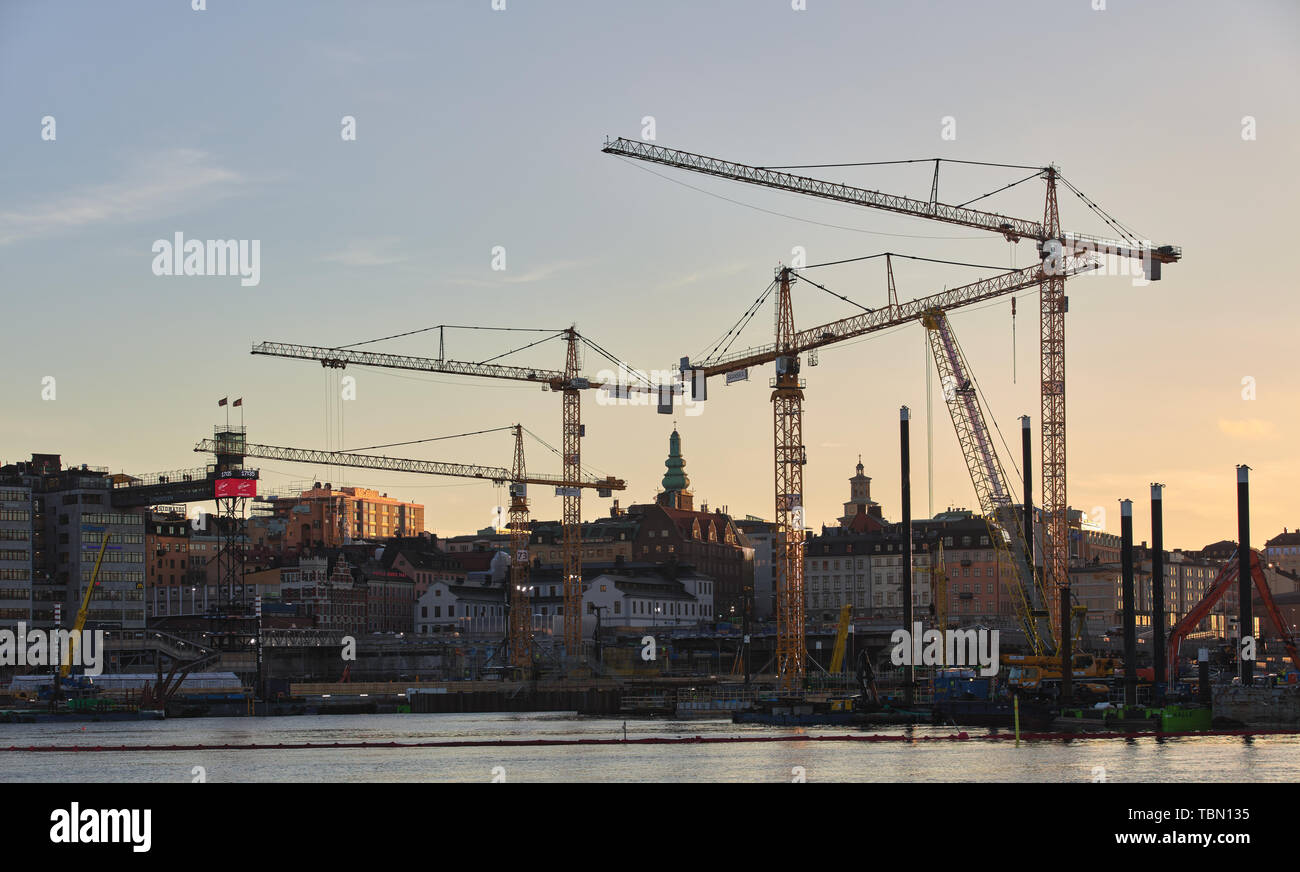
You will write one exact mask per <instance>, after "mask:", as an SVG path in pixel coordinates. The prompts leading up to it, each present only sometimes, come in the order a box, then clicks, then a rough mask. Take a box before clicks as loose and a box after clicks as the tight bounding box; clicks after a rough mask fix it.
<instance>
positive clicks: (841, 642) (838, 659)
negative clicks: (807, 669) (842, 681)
mask: <svg viewBox="0 0 1300 872" xmlns="http://www.w3.org/2000/svg"><path fill="white" fill-rule="evenodd" d="M852 619H853V606H852V605H851V604H849V603H845V604H844V607H843V608H842V609H840V626H839V631H838V632H837V633H836V634H835V652H834V653H833V654H831V668H830V673H831V674H832V675H836V674H838V673H839V671H840V670H841V669H842V668H844V649H845V648H847V647H848V645H847V644H846V643H847V642H848V639H849V622H850V621H851V620H852Z"/></svg>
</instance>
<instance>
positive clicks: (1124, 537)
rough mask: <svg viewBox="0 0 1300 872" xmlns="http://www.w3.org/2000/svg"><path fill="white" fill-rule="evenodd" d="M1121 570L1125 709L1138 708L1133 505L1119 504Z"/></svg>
mask: <svg viewBox="0 0 1300 872" xmlns="http://www.w3.org/2000/svg"><path fill="white" fill-rule="evenodd" d="M1119 530H1120V545H1119V547H1120V568H1121V572H1122V573H1123V582H1122V583H1123V588H1124V705H1126V706H1135V705H1137V609H1136V607H1135V604H1134V596H1133V593H1134V590H1133V501H1132V500H1120V501H1119Z"/></svg>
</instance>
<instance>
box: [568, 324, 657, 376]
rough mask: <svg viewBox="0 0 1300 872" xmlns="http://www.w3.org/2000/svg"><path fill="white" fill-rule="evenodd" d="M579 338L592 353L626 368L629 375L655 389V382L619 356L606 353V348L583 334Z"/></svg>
mask: <svg viewBox="0 0 1300 872" xmlns="http://www.w3.org/2000/svg"><path fill="white" fill-rule="evenodd" d="M578 338H579V339H581V340H582V343H583V344H584V345H586V346H587V347H588V348H590V349H591V350H592V351H594V352H596V353H597V354H599V355H600V356H601V357H603V358H605V359H606V360H608V361H609V362H610V363H612V364H614V365H615V366H619V367H624V368H625V369H626V370H627V371H628V373H629V374H631V375H634V376H636V377H637V378H639V379H640V380H641V381H643V382H645V383H646V385H647V386H648V387H654V382H653V381H651V379H650V377H649V376H647V375H646V374H645V373H643V372H641V371H640V370H639V369H637V368H636V367H634V366H630V365H628V363H627V361H625V360H623V359H621V358H620V357H618V356H617V355H614V354H612V353H610V352H608V351H606V350H605V349H604V348H602V347H601V346H599V345H597V344H596V343H595V342H594V341H593V340H591V339H588V338H587V337H586V336H583V335H582V334H581V333H579V334H578Z"/></svg>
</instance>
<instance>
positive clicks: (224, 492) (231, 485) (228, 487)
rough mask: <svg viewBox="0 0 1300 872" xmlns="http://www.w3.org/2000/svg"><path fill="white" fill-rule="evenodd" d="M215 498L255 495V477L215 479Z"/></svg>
mask: <svg viewBox="0 0 1300 872" xmlns="http://www.w3.org/2000/svg"><path fill="white" fill-rule="evenodd" d="M216 496H217V499H221V498H222V497H255V496H257V479H255V478H219V479H217V492H216Z"/></svg>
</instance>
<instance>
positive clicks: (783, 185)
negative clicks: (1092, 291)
mask: <svg viewBox="0 0 1300 872" xmlns="http://www.w3.org/2000/svg"><path fill="white" fill-rule="evenodd" d="M601 150H602V151H603V152H605V153H606V154H612V155H615V156H617V157H624V158H631V159H634V160H640V161H646V162H649V163H655V164H660V165H662V166H668V167H673V168H676V169H682V170H688V171H691V172H696V173H701V174H704V175H709V176H714V177H717V178H723V179H730V180H732V181H738V182H744V183H747V184H752V185H759V186H762V187H767V188H773V189H776V190H782V191H789V192H792V193H798V194H804V195H806V196H811V197H818V198H821V199H826V200H833V201H836V202H841V203H849V204H853V205H857V206H864V207H867V208H871V209H882V210H885V211H888V212H894V213H896V214H901V215H909V216H912V217H915V218H925V219H928V220H931V221H941V222H944V223H947V224H955V225H958V226H962V227H969V228H973V229H976V230H983V231H988V232H991V233H996V234H999V235H1001V236H1003V237H1004V238H1005V239H1007V240H1008V241H1009V242H1018V241H1020V240H1021V239H1026V240H1032V241H1034V242H1036V243H1037V245H1038V250H1039V255H1040V257H1041V258H1042V259H1043V266H1044V270H1043V272H1042V274H1041V276H1040V280H1039V283H1038V285H1039V318H1040V325H1039V328H1040V329H1039V333H1040V336H1039V369H1040V374H1041V390H1040V396H1041V408H1042V479H1043V484H1042V490H1043V496H1042V512H1043V517H1044V519H1045V522H1046V523H1045V530H1044V567H1045V583H1046V590H1047V593H1048V596H1049V598H1053V599H1055V598H1058V597H1059V598H1060V599H1061V601H1068V596H1063V595H1064V594H1066V593H1067V592H1068V588H1069V571H1068V570H1069V540H1068V532H1069V531H1068V526H1067V520H1066V510H1067V506H1068V503H1067V502H1066V477H1065V472H1066V462H1065V447H1066V440H1065V313H1066V308H1067V305H1068V303H1067V301H1066V297H1065V279H1066V275H1067V271H1066V270H1064V269H1061V268H1060V266H1061V263H1060V261H1061V259H1062V258H1067V259H1068V258H1071V257H1074V256H1077V255H1081V254H1086V253H1088V252H1094V253H1098V254H1107V255H1113V256H1116V257H1120V258H1131V259H1137V260H1140V261H1141V262H1142V264H1143V268H1144V271H1145V273H1146V276H1147V278H1148V279H1149V280H1152V281H1156V280H1159V279H1160V273H1161V267H1162V265H1163V264H1166V263H1176V262H1177V261H1179V260H1180V259H1181V258H1182V249H1181V248H1180V247H1178V246H1176V245H1159V246H1157V245H1152V244H1151V243H1149V242H1146V241H1143V240H1140V239H1138V238H1137V236H1136V234H1133V233H1132V232H1131V231H1129V230H1128V229H1127V228H1125V227H1124V225H1122V224H1120V223H1119V222H1118V221H1117V220H1115V219H1114V218H1112V217H1111V216H1109V215H1107V214H1106V213H1105V212H1103V211H1102V210H1101V209H1100V207H1098V206H1097V205H1096V204H1095V203H1093V202H1092V201H1091V200H1089V199H1088V198H1087V197H1086V196H1084V194H1083V193H1082V192H1081V191H1079V190H1078V189H1077V188H1075V187H1074V186H1073V185H1072V184H1071V183H1070V182H1068V181H1066V180H1065V179H1064V178H1063V177H1062V176H1061V175H1060V171H1059V170H1058V169H1057V168H1056V167H1055V166H1047V167H1015V168H1019V169H1031V170H1034V173H1033V175H1031V176H1029V177H1028V178H1026V179H1022V180H1021V181H1028V180H1029V179H1031V178H1042V179H1043V180H1044V182H1045V183H1046V197H1045V202H1044V207H1043V219H1042V221H1035V220H1033V219H1024V218H1013V217H1010V216H1007V215H1002V214H999V213H996V212H986V211H982V210H979V209H971V208H967V205H966V204H963V205H960V206H951V205H948V204H945V203H940V202H939V198H938V193H939V165H940V163H941V162H942V160H943V159H939V158H935V159H933V161H934V179H933V182H932V183H931V187H930V198H929V200H928V201H927V200H918V199H914V198H911V197H905V196H899V195H896V194H886V193H882V192H880V191H873V190H868V189H865V188H857V187H853V186H851V185H845V184H840V183H836V182H827V181H822V180H819V179H814V178H810V177H808V176H802V175H795V174H792V173H787V172H782V171H780V169H773V168H769V167H756V166H748V165H745V164H739V163H734V162H732V161H726V160H721V159H719V158H714V157H707V156H705V155H700V154H693V153H691V152H686V151H679V150H677V149H672V148H664V147H662V146H659V145H655V144H654V143H650V142H640V141H636V140H630V139H624V138H621V137H620V138H618V139H616V140H613V141H610V140H609V139H606V141H605V145H604V147H603V148H602V149H601ZM925 162H928V161H925ZM950 162H956V161H950ZM963 163H970V162H963ZM998 166H1011V165H1006V164H1002V165H998ZM798 168H799V167H787V168H785V169H798ZM1058 182H1060V183H1063V184H1064V185H1065V186H1066V187H1068V188H1070V190H1072V191H1073V192H1074V193H1075V194H1076V195H1078V196H1079V198H1080V199H1082V200H1083V201H1084V202H1085V203H1086V204H1087V205H1088V207H1089V208H1090V209H1092V210H1093V211H1094V212H1096V213H1097V214H1098V215H1100V216H1101V217H1102V219H1103V220H1104V221H1105V222H1106V223H1107V225H1108V226H1109V227H1110V228H1111V229H1112V230H1114V231H1116V232H1117V233H1119V234H1120V235H1122V236H1124V237H1125V238H1123V239H1104V238H1100V237H1096V236H1090V235H1086V234H1081V233H1069V232H1064V231H1062V230H1061V226H1060V213H1059V210H1058V206H1057V183H1058ZM1014 184H1020V182H1016V183H1014ZM1007 187H1011V186H1010V185H1009V186H1007ZM980 199H982V198H980ZM971 202H973V201H971ZM1056 605H1057V602H1055V601H1054V602H1053V603H1052V606H1056ZM1049 611H1050V612H1051V619H1052V621H1053V622H1055V621H1057V620H1060V615H1059V614H1058V609H1057V608H1054V607H1053V608H1050V609H1049ZM1063 632H1068V630H1063Z"/></svg>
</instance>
